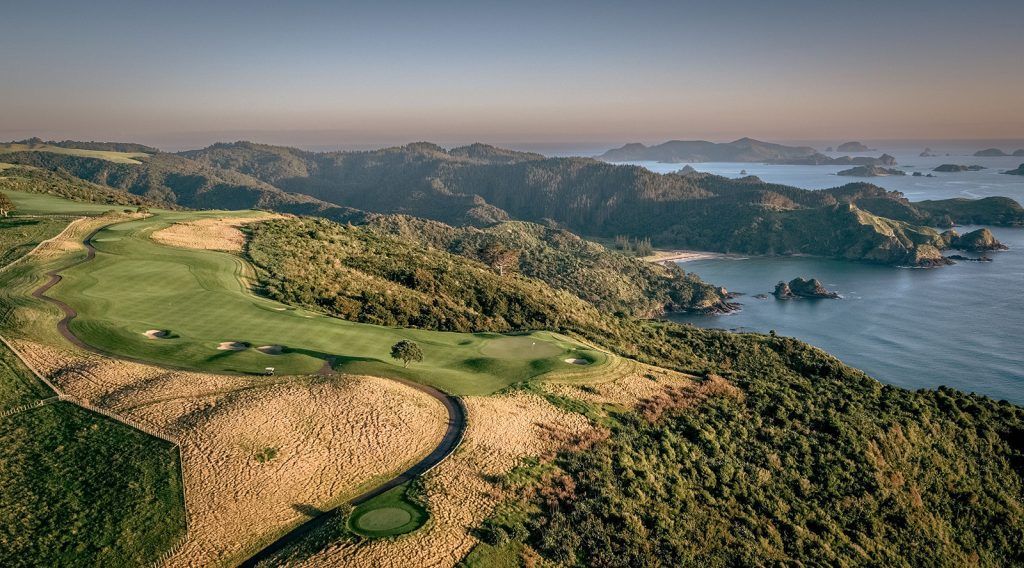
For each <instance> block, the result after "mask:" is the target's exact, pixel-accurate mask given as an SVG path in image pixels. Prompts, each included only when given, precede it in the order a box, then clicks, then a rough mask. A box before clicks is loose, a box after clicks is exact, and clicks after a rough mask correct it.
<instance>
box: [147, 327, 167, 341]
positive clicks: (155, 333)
mask: <svg viewBox="0 0 1024 568" xmlns="http://www.w3.org/2000/svg"><path fill="white" fill-rule="evenodd" d="M142 335H145V336H146V337H147V338H149V339H167V337H168V336H169V335H171V334H170V333H168V332H166V331H164V330H162V329H150V330H146V333H143V334H142Z"/></svg>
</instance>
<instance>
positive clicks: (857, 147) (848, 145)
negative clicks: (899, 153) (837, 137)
mask: <svg viewBox="0 0 1024 568" xmlns="http://www.w3.org/2000/svg"><path fill="white" fill-rule="evenodd" d="M874 151H875V150H874V149H873V148H868V147H867V146H865V145H864V144H861V143H860V142H844V143H842V144H840V145H838V146H836V152H874Z"/></svg>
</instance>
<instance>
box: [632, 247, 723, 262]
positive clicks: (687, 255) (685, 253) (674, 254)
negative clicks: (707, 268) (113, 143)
mask: <svg viewBox="0 0 1024 568" xmlns="http://www.w3.org/2000/svg"><path fill="white" fill-rule="evenodd" d="M726 256H728V255H726V254H725V253H721V252H711V251H705V250H686V249H673V250H656V251H654V254H651V255H648V256H645V257H643V260H645V261H647V262H653V263H655V264H664V263H666V262H691V261H694V260H709V259H712V258H725V257H726Z"/></svg>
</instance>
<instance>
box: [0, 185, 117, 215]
mask: <svg viewBox="0 0 1024 568" xmlns="http://www.w3.org/2000/svg"><path fill="white" fill-rule="evenodd" d="M4 193H5V194H6V195H7V197H9V198H11V201H13V202H14V204H15V205H16V206H17V207H18V209H17V211H16V213H17V214H18V215H99V214H101V213H104V212H106V211H110V210H111V209H116V210H118V211H120V210H121V209H124V207H122V206H120V205H110V204H107V203H82V202H79V201H71V200H70V199H64V198H62V197H57V196H53V195H47V194H45V193H26V192H23V191H11V190H4Z"/></svg>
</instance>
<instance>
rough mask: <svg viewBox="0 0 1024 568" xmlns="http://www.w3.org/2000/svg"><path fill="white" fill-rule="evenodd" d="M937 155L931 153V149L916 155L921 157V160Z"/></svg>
mask: <svg viewBox="0 0 1024 568" xmlns="http://www.w3.org/2000/svg"><path fill="white" fill-rule="evenodd" d="M937 155H938V154H934V153H932V149H931V148H925V149H924V152H921V153H920V154H918V156H921V157H922V158H934V157H935V156H937Z"/></svg>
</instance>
